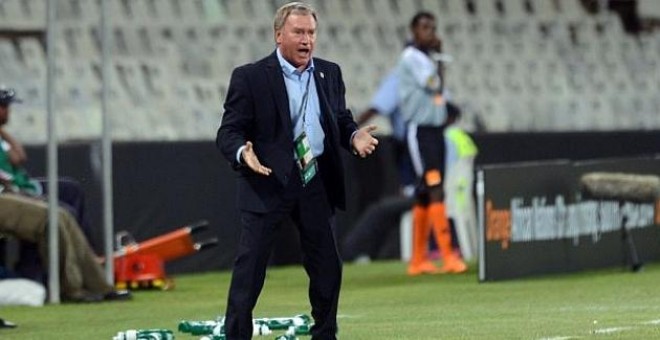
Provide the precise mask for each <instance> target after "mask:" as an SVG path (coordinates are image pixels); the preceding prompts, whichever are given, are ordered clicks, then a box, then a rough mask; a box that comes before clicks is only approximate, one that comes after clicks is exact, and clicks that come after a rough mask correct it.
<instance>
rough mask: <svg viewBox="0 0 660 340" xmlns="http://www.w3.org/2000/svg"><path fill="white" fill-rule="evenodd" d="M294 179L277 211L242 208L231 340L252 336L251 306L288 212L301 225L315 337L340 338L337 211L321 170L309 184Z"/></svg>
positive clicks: (227, 322)
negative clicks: (338, 330)
mask: <svg viewBox="0 0 660 340" xmlns="http://www.w3.org/2000/svg"><path fill="white" fill-rule="evenodd" d="M294 171H296V172H297V169H296V170H294ZM291 177H292V179H291V181H290V182H289V184H288V186H287V188H286V189H285V191H284V194H283V198H282V202H281V203H280V205H279V206H278V207H277V208H276V209H275V210H273V211H271V212H268V213H254V212H249V211H242V212H241V223H242V231H241V235H240V241H239V245H238V250H237V255H236V259H235V261H234V270H233V273H232V280H231V287H230V288H229V298H228V302H227V312H226V318H225V332H226V334H227V339H228V340H235V339H241V340H242V339H250V338H251V337H252V310H253V309H254V306H255V305H256V302H257V298H258V297H259V293H260V292H261V289H262V288H263V285H264V280H265V276H266V267H267V264H268V258H269V255H270V253H271V249H272V247H273V240H274V233H275V232H276V231H277V229H278V227H279V225H280V224H281V222H282V221H283V220H284V219H285V218H286V217H289V216H290V217H291V219H292V220H293V222H294V223H295V224H296V226H297V227H298V231H299V233H300V241H301V249H302V252H303V266H304V267H305V271H306V272H307V275H308V276H309V301H310V303H311V305H312V317H313V318H314V326H313V327H312V339H316V340H321V339H336V333H337V304H338V301H339V290H340V287H341V273H342V264H341V259H340V257H339V252H338V250H337V242H336V233H335V222H334V214H333V209H332V208H331V207H330V205H329V203H328V199H327V195H326V193H325V189H324V187H323V181H322V180H321V178H320V177H321V176H320V174H317V175H316V177H315V178H313V179H312V181H311V182H310V183H308V185H307V186H305V187H303V186H302V185H301V182H300V177H299V176H291Z"/></svg>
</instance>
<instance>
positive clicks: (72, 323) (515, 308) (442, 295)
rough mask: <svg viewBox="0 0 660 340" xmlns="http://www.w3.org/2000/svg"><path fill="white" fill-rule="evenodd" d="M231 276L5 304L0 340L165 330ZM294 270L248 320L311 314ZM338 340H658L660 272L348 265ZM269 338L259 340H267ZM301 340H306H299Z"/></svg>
mask: <svg viewBox="0 0 660 340" xmlns="http://www.w3.org/2000/svg"><path fill="white" fill-rule="evenodd" d="M229 278H230V273H229V272H213V273H203V274H197V275H180V276H177V277H175V280H176V288H175V289H174V290H172V291H166V292H161V291H140V292H136V293H135V296H134V299H133V300H132V301H129V302H109V303H99V304H62V305H47V306H44V307H41V308H34V307H2V308H0V318H5V319H8V320H11V321H14V322H16V323H18V324H19V327H18V328H16V329H0V339H3V340H4V339H20V340H29V339H34V340H37V339H38V340H43V339H111V338H112V336H114V335H115V334H116V333H117V332H118V331H123V330H127V329H144V328H167V329H171V330H173V331H175V335H176V338H177V339H197V338H198V337H193V336H189V335H187V334H182V333H179V332H178V331H176V328H177V325H178V322H179V321H180V320H182V319H187V320H208V319H214V318H215V317H216V316H218V315H221V314H223V313H224V304H225V299H226V294H227V288H228V285H229ZM306 285H307V280H306V277H305V274H304V271H303V270H302V268H301V267H297V266H293V267H285V268H271V269H269V272H268V276H267V280H266V286H265V288H264V290H263V292H262V294H261V298H260V300H259V303H258V305H257V308H256V310H255V314H254V316H255V317H284V316H293V315H295V314H300V313H305V314H309V306H308V302H307V286H306ZM339 327H340V332H339V338H340V339H348V340H359V339H545V340H550V339H552V340H559V339H582V338H615V339H654V338H655V339H660V265H657V264H653V265H647V266H646V267H645V269H644V271H642V272H641V273H636V274H633V273H630V272H627V271H624V270H623V269H622V268H613V269H607V270H599V271H590V272H583V273H576V274H566V275H553V276H545V277H540V278H538V277H537V278H528V279H522V280H515V281H505V282H496V283H478V282H477V277H476V266H474V265H473V266H472V267H471V270H470V272H468V273H467V274H463V275H455V276H446V275H433V276H421V277H408V276H406V275H405V264H403V263H400V262H375V263H372V264H369V265H345V267H344V280H343V289H342V295H341V300H340V306H339ZM274 338H275V336H267V337H259V339H274ZM303 339H308V338H307V337H303Z"/></svg>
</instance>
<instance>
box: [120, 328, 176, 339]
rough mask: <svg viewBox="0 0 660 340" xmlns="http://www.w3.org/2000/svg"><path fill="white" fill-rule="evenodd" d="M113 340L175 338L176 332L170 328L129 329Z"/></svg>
mask: <svg viewBox="0 0 660 340" xmlns="http://www.w3.org/2000/svg"><path fill="white" fill-rule="evenodd" d="M112 340H174V334H173V333H172V331H170V330H168V329H129V330H127V331H125V332H119V333H117V335H116V336H114V337H113V338H112Z"/></svg>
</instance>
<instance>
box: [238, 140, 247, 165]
mask: <svg viewBox="0 0 660 340" xmlns="http://www.w3.org/2000/svg"><path fill="white" fill-rule="evenodd" d="M243 149H245V145H243V146H241V147H240V148H238V151H236V163H238V164H243V162H242V161H241V153H243Z"/></svg>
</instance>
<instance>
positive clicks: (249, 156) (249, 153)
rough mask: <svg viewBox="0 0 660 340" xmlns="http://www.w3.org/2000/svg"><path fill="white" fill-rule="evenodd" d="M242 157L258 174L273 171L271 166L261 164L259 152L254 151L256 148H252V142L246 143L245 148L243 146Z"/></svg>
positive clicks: (267, 173) (265, 174)
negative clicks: (258, 156)
mask: <svg viewBox="0 0 660 340" xmlns="http://www.w3.org/2000/svg"><path fill="white" fill-rule="evenodd" d="M241 158H243V162H244V163H245V164H246V165H247V166H248V167H249V168H250V169H252V171H254V172H256V173H258V174H261V175H264V176H268V175H270V173H271V172H272V171H273V170H271V169H270V168H267V167H265V166H263V165H261V162H259V158H257V154H256V153H254V149H253V148H252V142H247V143H245V148H243V151H242V152H241Z"/></svg>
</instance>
